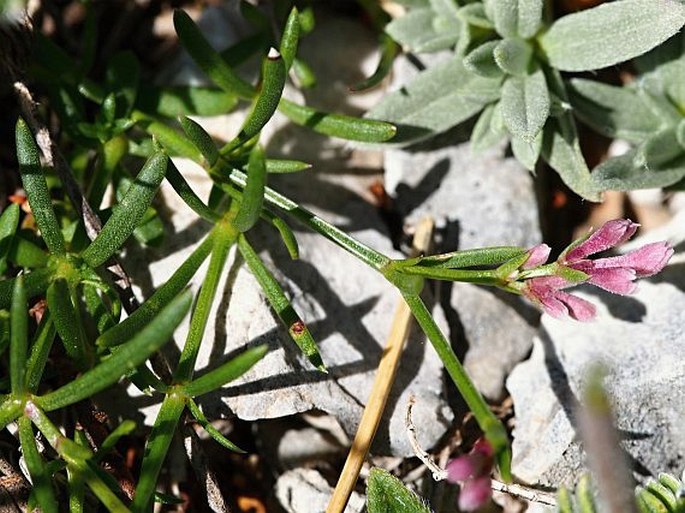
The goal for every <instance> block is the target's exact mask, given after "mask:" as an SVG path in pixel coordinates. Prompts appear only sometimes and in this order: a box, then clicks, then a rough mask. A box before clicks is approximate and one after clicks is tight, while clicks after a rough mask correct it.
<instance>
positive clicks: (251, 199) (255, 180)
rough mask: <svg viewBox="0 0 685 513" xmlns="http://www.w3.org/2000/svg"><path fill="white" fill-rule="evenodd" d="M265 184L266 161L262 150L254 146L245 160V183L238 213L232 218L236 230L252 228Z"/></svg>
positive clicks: (262, 201)
mask: <svg viewBox="0 0 685 513" xmlns="http://www.w3.org/2000/svg"><path fill="white" fill-rule="evenodd" d="M265 186H266V163H265V155H264V150H263V149H262V147H261V146H259V145H257V146H255V147H254V148H253V149H252V151H251V152H250V158H249V160H248V162H247V183H246V184H245V189H244V190H243V196H242V200H241V203H240V209H239V210H238V214H237V215H236V216H235V219H234V220H233V226H235V228H236V230H238V231H241V232H245V231H247V230H249V229H250V228H252V227H253V226H254V224H255V223H256V222H257V220H258V219H259V214H260V212H261V210H262V204H263V203H264V187H265Z"/></svg>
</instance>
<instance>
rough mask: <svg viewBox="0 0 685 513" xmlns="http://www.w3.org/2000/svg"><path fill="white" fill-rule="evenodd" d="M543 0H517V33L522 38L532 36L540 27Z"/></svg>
mask: <svg viewBox="0 0 685 513" xmlns="http://www.w3.org/2000/svg"><path fill="white" fill-rule="evenodd" d="M544 8H545V6H544V0H518V20H517V29H518V35H519V36H520V37H522V38H524V39H528V38H531V37H533V36H534V35H535V34H537V33H538V31H539V30H540V28H541V27H542V17H543V11H544Z"/></svg>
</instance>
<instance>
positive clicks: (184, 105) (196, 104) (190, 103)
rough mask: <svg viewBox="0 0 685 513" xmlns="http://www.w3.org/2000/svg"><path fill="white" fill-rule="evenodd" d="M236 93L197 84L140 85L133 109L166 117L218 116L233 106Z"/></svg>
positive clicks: (235, 101) (236, 101) (236, 100)
mask: <svg viewBox="0 0 685 513" xmlns="http://www.w3.org/2000/svg"><path fill="white" fill-rule="evenodd" d="M237 104H238V98H237V96H236V95H234V94H231V93H227V92H226V91H223V90H221V89H214V88H210V87H198V86H173V87H155V86H149V85H144V84H143V85H141V87H140V91H139V92H138V96H137V98H136V105H135V107H136V109H138V110H141V111H143V112H146V113H148V114H156V115H159V116H164V117H167V118H177V117H178V116H218V115H219V114H226V113H228V112H230V111H231V110H233V108H234V107H235V106H236V105H237Z"/></svg>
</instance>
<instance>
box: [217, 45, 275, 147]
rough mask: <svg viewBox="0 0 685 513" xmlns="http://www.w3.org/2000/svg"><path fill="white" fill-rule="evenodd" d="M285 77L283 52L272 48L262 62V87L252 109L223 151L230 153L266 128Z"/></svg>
mask: <svg viewBox="0 0 685 513" xmlns="http://www.w3.org/2000/svg"><path fill="white" fill-rule="evenodd" d="M285 79H286V71H285V66H284V64H283V59H282V58H281V54H280V53H278V51H277V50H276V49H275V48H271V49H270V50H269V54H268V55H267V56H266V58H265V59H264V60H263V63H262V88H261V90H260V91H259V94H258V95H257V97H256V98H255V101H254V104H253V106H252V110H250V113H249V114H248V115H247V118H245V121H244V122H243V126H242V128H241V129H240V132H239V133H238V135H237V137H236V138H235V139H234V140H233V141H231V142H230V143H228V144H227V145H226V146H225V147H224V148H222V150H221V151H222V153H224V154H225V153H228V152H230V151H232V150H234V149H235V148H237V147H239V146H241V145H243V144H245V143H246V142H247V141H249V140H250V139H252V138H253V137H254V136H256V135H257V134H258V133H259V132H260V131H261V130H262V128H264V125H266V124H267V123H268V121H269V120H270V119H271V117H272V116H273V115H274V112H276V109H277V108H278V103H279V101H280V100H281V95H282V94H283V87H284V85H285Z"/></svg>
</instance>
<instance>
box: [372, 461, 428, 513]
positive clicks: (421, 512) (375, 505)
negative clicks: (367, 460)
mask: <svg viewBox="0 0 685 513" xmlns="http://www.w3.org/2000/svg"><path fill="white" fill-rule="evenodd" d="M366 500H367V502H366V507H367V508H368V510H369V513H430V512H431V510H430V508H429V507H428V506H427V505H426V504H425V503H424V502H423V501H422V500H421V498H420V497H419V496H418V495H416V494H415V493H414V492H412V491H411V490H409V489H408V488H407V487H406V486H405V485H404V483H402V481H400V480H399V479H397V478H396V477H395V476H393V475H392V474H391V473H390V472H388V471H387V470H383V469H380V468H376V467H374V468H372V469H371V472H369V479H368V480H367V482H366Z"/></svg>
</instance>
